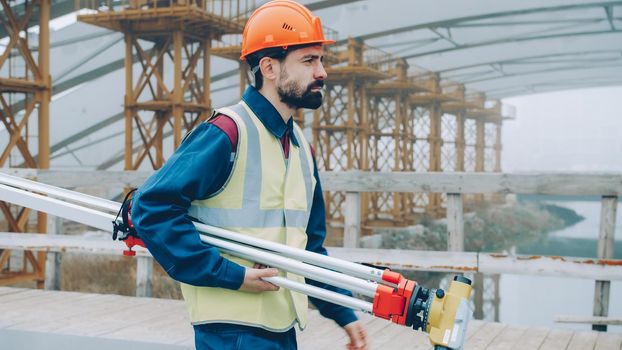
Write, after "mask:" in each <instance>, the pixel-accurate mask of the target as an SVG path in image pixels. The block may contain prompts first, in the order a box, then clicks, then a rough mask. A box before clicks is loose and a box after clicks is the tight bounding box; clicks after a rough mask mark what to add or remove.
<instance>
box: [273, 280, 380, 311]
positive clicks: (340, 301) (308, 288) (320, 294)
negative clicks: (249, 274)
mask: <svg viewBox="0 0 622 350" xmlns="http://www.w3.org/2000/svg"><path fill="white" fill-rule="evenodd" d="M263 280H264V281H267V282H270V283H272V284H274V285H277V286H279V287H283V288H286V289H289V290H292V291H295V292H298V293H302V294H305V295H308V296H310V297H313V298H317V299H320V300H324V301H328V302H330V303H333V304H337V305H341V306H345V307H348V308H350V309H354V310H360V311H363V312H367V313H370V314H371V313H372V310H373V307H374V306H373V304H372V303H370V302H368V301H363V300H360V299H356V298H353V297H349V296H347V295H343V294H339V293H336V292H333V291H330V290H326V289H323V288H319V287H316V286H312V285H308V284H304V283H299V282H296V281H292V280H290V279H287V278H284V277H264V278H263Z"/></svg>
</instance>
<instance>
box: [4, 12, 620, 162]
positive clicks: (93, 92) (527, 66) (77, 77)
mask: <svg viewBox="0 0 622 350" xmlns="http://www.w3.org/2000/svg"><path fill="white" fill-rule="evenodd" d="M21 2H23V1H21ZM21 2H20V1H16V2H12V3H11V5H12V6H19V5H20V3H21ZM258 2H259V3H261V2H265V1H258ZM302 2H303V3H305V4H307V5H308V6H309V7H310V8H312V9H313V10H314V11H316V13H317V14H318V15H319V16H321V17H322V21H323V23H324V24H325V25H327V26H328V27H330V28H333V29H335V30H336V31H337V32H338V33H339V38H340V39H341V41H343V40H346V38H348V37H355V38H359V39H362V40H364V41H365V42H366V43H367V44H368V45H370V46H374V47H377V48H379V49H381V50H384V51H386V52H389V53H391V54H393V55H394V56H396V57H402V58H404V59H406V60H407V62H408V63H409V65H411V66H417V67H422V68H423V69H425V70H429V71H435V72H440V74H441V78H444V79H449V80H452V81H455V82H460V83H464V84H465V86H466V87H467V89H471V90H478V91H481V92H484V93H486V95H487V96H488V98H492V99H500V98H504V97H511V96H519V95H524V94H531V93H537V92H545V91H556V90H565V89H577V88H587V87H596V86H611V85H622V1H589V0H582V1H580V0H523V1H493V0H479V1H460V2H456V1H451V0H440V1H427V0H426V1H424V0H415V1H413V0H392V1H380V0H364V1H360V0H321V1H313V0H309V1H302ZM72 3H73V1H72ZM67 4H68V1H64V0H57V1H53V8H52V17H56V20H55V25H56V28H57V29H56V30H53V31H52V33H51V47H52V49H51V55H52V60H51V62H52V66H51V74H52V79H53V81H54V88H53V94H54V97H53V101H54V103H52V105H51V106H52V107H51V108H52V113H51V115H52V116H53V118H54V119H55V120H54V123H53V124H52V128H53V129H52V130H51V135H52V139H51V143H52V154H53V155H52V156H53V158H55V160H54V163H55V164H56V165H59V166H63V165H64V166H71V165H73V166H75V165H79V166H86V167H95V168H100V169H106V168H111V167H113V168H115V167H120V161H121V160H122V154H123V136H122V134H123V123H122V121H121V120H122V113H123V105H122V104H123V91H122V90H123V89H122V88H121V87H123V86H124V81H123V79H124V75H123V66H124V62H123V57H124V44H123V36H122V34H120V33H117V32H111V31H108V30H105V29H102V28H99V27H94V26H89V25H86V24H84V23H79V22H75V16H76V14H75V13H73V12H70V11H69V10H68V8H69V7H68V6H67ZM4 35H6V33H5V32H4V31H0V37H2V36H4ZM31 35H32V36H33V39H31V42H36V28H34V29H33V32H32V33H31ZM5 39H6V38H4V39H0V49H2V45H3V43H5V42H6V40H5ZM3 69H4V68H3ZM211 70H212V86H211V88H212V100H213V101H214V103H215V105H224V104H226V103H229V102H231V101H233V100H235V99H236V98H237V96H238V91H239V88H238V80H239V79H238V64H237V62H233V61H228V60H225V59H221V58H218V57H213V58H212V65H211ZM0 73H2V74H4V72H0ZM12 107H13V108H14V109H15V110H19V109H20V107H21V104H20V102H19V101H16V102H15V103H14V104H13V106H12ZM76 120H79V121H80V122H78V123H77V122H76ZM3 133H4V135H6V131H4V130H3ZM111 149H113V150H115V152H116V153H114V152H113V153H110V150H111ZM98 152H104V153H105V154H108V155H109V156H110V157H109V158H108V159H93V157H89V156H88V155H92V154H94V153H98Z"/></svg>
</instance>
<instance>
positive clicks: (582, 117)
mask: <svg viewBox="0 0 622 350" xmlns="http://www.w3.org/2000/svg"><path fill="white" fill-rule="evenodd" d="M502 102H503V103H507V104H511V105H514V106H515V107H516V109H517V118H516V120H508V121H506V122H505V123H504V125H503V134H502V135H503V136H502V137H503V140H502V143H503V151H502V152H503V153H502V169H503V171H504V172H513V171H590V172H600V171H608V172H622V87H607V88H592V89H584V90H567V91H558V92H551V93H543V94H537V95H528V96H521V97H514V98H507V99H504V100H503V101H502Z"/></svg>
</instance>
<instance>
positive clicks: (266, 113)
mask: <svg viewBox="0 0 622 350" xmlns="http://www.w3.org/2000/svg"><path fill="white" fill-rule="evenodd" d="M242 100H243V101H244V102H246V104H247V105H248V106H249V107H250V109H251V110H252V111H253V113H255V115H257V117H258V118H259V120H261V123H262V124H263V125H264V126H265V127H266V129H268V131H270V133H272V134H273V135H274V136H275V137H277V138H278V139H281V138H283V135H285V132H286V131H289V138H290V140H292V143H293V144H294V145H295V146H296V147H298V140H297V139H296V135H295V134H294V118H293V117H291V118H289V121H288V122H287V124H286V123H285V122H284V121H283V118H281V115H280V114H279V112H278V111H277V110H276V108H274V106H273V105H272V103H270V101H268V99H266V98H265V97H264V96H263V95H262V94H260V93H259V91H257V89H255V87H253V86H249V87H247V88H246V91H244V95H243V96H242Z"/></svg>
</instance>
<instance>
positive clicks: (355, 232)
mask: <svg viewBox="0 0 622 350" xmlns="http://www.w3.org/2000/svg"><path fill="white" fill-rule="evenodd" d="M344 224H345V226H344V229H343V246H344V247H345V248H358V247H359V245H360V239H361V237H360V232H361V194H360V193H359V192H346V204H345V210H344Z"/></svg>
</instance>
